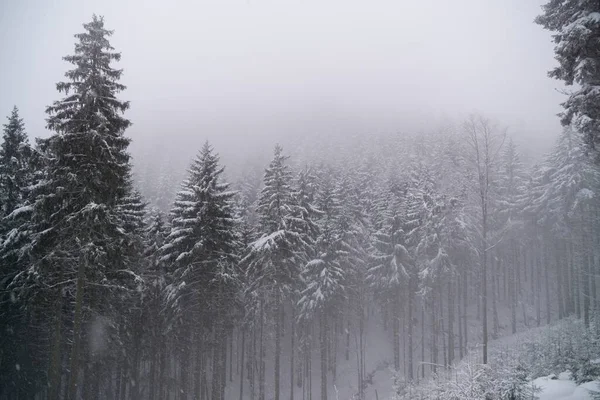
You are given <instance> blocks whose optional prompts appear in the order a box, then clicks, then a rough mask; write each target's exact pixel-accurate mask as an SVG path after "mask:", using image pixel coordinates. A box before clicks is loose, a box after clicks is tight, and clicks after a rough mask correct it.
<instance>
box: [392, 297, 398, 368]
mask: <svg viewBox="0 0 600 400" xmlns="http://www.w3.org/2000/svg"><path fill="white" fill-rule="evenodd" d="M393 296H394V297H393V299H392V323H393V326H394V369H395V370H396V371H399V370H400V321H399V318H398V314H399V309H400V287H399V286H398V287H397V288H396V289H395V290H394V294H393Z"/></svg>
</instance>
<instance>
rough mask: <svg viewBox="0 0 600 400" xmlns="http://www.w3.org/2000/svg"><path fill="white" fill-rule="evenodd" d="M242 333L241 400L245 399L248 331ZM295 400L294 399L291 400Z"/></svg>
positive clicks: (243, 330)
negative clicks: (245, 363)
mask: <svg viewBox="0 0 600 400" xmlns="http://www.w3.org/2000/svg"><path fill="white" fill-rule="evenodd" d="M240 330H241V333H242V351H241V357H242V359H241V361H240V364H241V368H240V400H243V399H244V355H245V354H246V349H245V348H244V345H245V344H246V343H245V340H246V330H245V329H243V328H242V329H240ZM292 386H293V385H292ZM291 400H294V399H291Z"/></svg>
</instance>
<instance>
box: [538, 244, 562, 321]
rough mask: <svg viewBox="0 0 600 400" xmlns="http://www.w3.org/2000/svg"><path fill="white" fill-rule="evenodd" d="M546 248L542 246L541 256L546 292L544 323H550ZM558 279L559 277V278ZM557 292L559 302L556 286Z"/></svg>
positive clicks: (548, 267)
mask: <svg viewBox="0 0 600 400" xmlns="http://www.w3.org/2000/svg"><path fill="white" fill-rule="evenodd" d="M545 250H546V249H545V248H544V246H542V253H543V254H544V256H543V258H542V259H543V260H544V265H543V267H544V286H545V292H546V324H550V319H551V305H550V278H549V276H548V275H549V269H550V266H549V262H548V259H549V258H550V257H549V256H547V255H546V251H545ZM559 279H560V278H559ZM557 292H558V299H559V300H558V301H559V302H560V288H558V290H557Z"/></svg>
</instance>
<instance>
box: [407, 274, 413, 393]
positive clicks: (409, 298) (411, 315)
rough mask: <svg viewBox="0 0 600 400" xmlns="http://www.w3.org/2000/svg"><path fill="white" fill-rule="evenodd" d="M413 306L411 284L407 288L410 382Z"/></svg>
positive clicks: (411, 375) (410, 378)
mask: <svg viewBox="0 0 600 400" xmlns="http://www.w3.org/2000/svg"><path fill="white" fill-rule="evenodd" d="M413 308H414V294H413V291H412V285H409V290H408V321H407V323H408V380H409V381H410V382H412V381H413V380H414V378H415V377H414V373H413V371H414V356H413Z"/></svg>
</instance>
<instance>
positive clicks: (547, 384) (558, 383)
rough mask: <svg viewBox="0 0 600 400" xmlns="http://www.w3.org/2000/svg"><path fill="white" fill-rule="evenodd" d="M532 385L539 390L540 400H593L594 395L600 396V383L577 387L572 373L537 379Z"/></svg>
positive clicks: (595, 382)
mask: <svg viewBox="0 0 600 400" xmlns="http://www.w3.org/2000/svg"><path fill="white" fill-rule="evenodd" d="M532 384H533V385H534V386H535V387H537V388H539V390H540V391H539V392H538V393H537V397H538V399H539V400H593V399H594V397H593V395H592V394H593V393H597V394H598V395H600V381H593V382H586V383H584V384H581V385H577V384H576V383H575V382H574V381H573V380H571V374H570V373H567V372H565V373H562V374H560V375H559V376H558V377H556V376H554V375H550V376H545V377H541V378H537V379H535V380H534V381H533V382H532Z"/></svg>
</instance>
